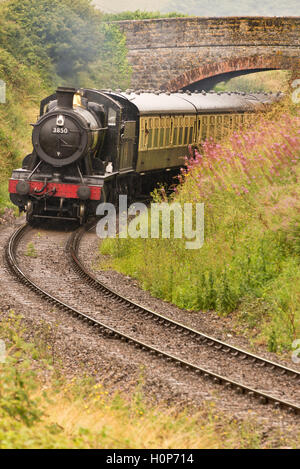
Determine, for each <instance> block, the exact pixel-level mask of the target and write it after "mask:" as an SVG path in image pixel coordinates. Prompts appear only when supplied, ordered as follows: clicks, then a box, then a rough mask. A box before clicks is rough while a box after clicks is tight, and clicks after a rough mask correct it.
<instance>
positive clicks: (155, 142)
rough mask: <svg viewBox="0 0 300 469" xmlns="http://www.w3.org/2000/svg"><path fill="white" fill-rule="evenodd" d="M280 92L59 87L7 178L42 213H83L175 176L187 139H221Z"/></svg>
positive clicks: (13, 193) (22, 205)
mask: <svg viewBox="0 0 300 469" xmlns="http://www.w3.org/2000/svg"><path fill="white" fill-rule="evenodd" d="M280 97H281V96H280V94H276V95H275V94H266V93H260V94H245V93H214V92H204V91H202V92H198V93H197V92H194V93H191V92H186V93H183V92H176V93H169V92H160V91H156V92H154V91H136V92H133V91H131V90H127V91H126V92H122V91H121V90H117V91H115V92H113V91H110V90H102V91H99V90H94V89H80V90H76V89H75V88H67V87H60V88H58V89H57V91H56V93H55V94H53V95H51V96H48V97H47V98H45V99H44V100H43V101H42V102H41V106H40V117H39V119H38V121H37V122H36V123H35V124H32V125H33V132H32V143H33V151H32V153H31V154H30V155H27V156H26V157H25V158H24V160H23V164H22V168H19V169H16V170H14V171H13V174H12V177H11V179H10V181H9V192H10V197H11V200H12V202H13V203H14V204H15V205H17V206H18V207H19V209H20V211H25V212H26V217H27V220H28V221H29V222H32V221H33V220H34V219H38V218H59V219H64V218H66V219H70V220H78V221H79V222H80V223H83V222H84V221H85V220H86V219H87V217H89V216H91V215H94V214H95V213H96V208H97V205H98V204H99V203H100V202H104V201H109V202H113V203H117V200H118V195H119V194H126V195H127V196H128V197H129V200H132V199H136V198H137V197H138V196H139V195H141V194H142V193H146V192H149V190H151V188H153V187H154V185H155V183H157V182H164V181H168V180H171V177H172V176H173V175H174V174H177V173H178V171H179V169H180V167H181V166H182V165H183V160H184V157H185V156H186V155H187V150H188V146H189V145H192V146H194V147H198V148H199V147H201V143H202V142H203V141H205V140H206V139H208V138H213V139H215V140H220V139H222V138H223V137H224V136H226V135H228V134H229V133H231V132H233V131H234V130H235V129H238V128H239V127H240V126H243V125H245V124H247V123H249V122H251V121H252V120H253V119H255V113H256V112H257V111H261V110H264V109H265V108H266V106H269V105H270V104H272V103H274V102H275V101H278V100H279V99H280Z"/></svg>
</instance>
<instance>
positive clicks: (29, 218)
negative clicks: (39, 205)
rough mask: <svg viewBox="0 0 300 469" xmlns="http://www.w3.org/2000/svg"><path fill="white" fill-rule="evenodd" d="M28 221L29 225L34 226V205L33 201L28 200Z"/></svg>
mask: <svg viewBox="0 0 300 469" xmlns="http://www.w3.org/2000/svg"><path fill="white" fill-rule="evenodd" d="M26 221H27V223H29V224H32V222H33V203H32V202H31V200H28V202H27V205H26Z"/></svg>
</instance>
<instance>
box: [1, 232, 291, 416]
mask: <svg viewBox="0 0 300 469" xmlns="http://www.w3.org/2000/svg"><path fill="white" fill-rule="evenodd" d="M27 229H29V225H23V226H21V227H20V228H18V229H17V230H16V231H15V232H14V233H13V234H12V236H11V237H10V239H9V241H8V244H7V246H6V249H5V256H6V261H7V264H8V266H9V268H10V270H11V272H12V273H13V274H14V276H16V277H17V278H18V279H19V281H20V282H22V283H23V284H24V285H26V286H27V287H28V288H30V289H31V290H32V291H34V292H35V293H37V294H38V295H39V296H41V297H42V298H44V299H46V300H47V301H48V302H49V303H51V304H53V305H55V306H57V307H58V308H60V309H62V310H64V311H66V312H67V313H69V314H70V315H72V316H73V317H76V318H78V319H80V320H82V321H83V322H85V323H87V324H88V325H90V326H92V327H96V328H97V331H99V332H100V333H101V334H104V335H107V336H109V337H115V338H118V339H120V340H121V341H123V342H126V343H128V344H130V345H133V346H134V347H136V348H138V349H140V350H142V351H146V352H147V353H149V352H150V353H151V354H153V355H155V356H157V357H159V358H162V359H165V360H166V361H167V362H172V363H174V364H175V365H178V366H180V367H182V368H183V369H186V370H189V371H192V372H194V373H195V374H197V375H199V376H203V377H204V378H208V379H211V380H212V381H213V383H217V384H221V385H224V386H225V387H226V388H230V389H232V390H234V391H236V392H237V393H239V394H245V395H247V396H248V397H249V398H257V399H258V401H259V402H260V403H262V404H272V405H273V406H274V407H275V408H277V409H280V408H282V409H286V410H288V411H289V412H291V413H295V414H299V413H300V407H299V406H298V405H296V404H293V403H291V402H288V401H285V400H282V399H277V398H275V397H273V396H271V395H269V394H266V393H264V392H261V391H258V390H256V389H253V388H251V387H248V386H245V385H243V384H241V383H238V382H236V381H233V380H231V379H228V378H225V377H224V376H221V375H219V374H216V373H213V372H211V371H209V370H206V369H205V368H202V367H199V366H197V365H194V364H193V363H190V362H187V361H185V360H182V359H180V358H178V357H176V356H175V355H171V354H169V353H166V352H163V351H161V350H159V349H157V348H156V347H153V346H150V345H148V344H146V343H144V342H141V341H139V340H136V339H134V338H133V337H131V336H129V335H127V334H123V333H121V332H119V331H118V330H116V329H114V328H112V327H109V326H107V325H106V324H103V323H101V322H100V321H98V320H96V319H94V318H93V317H91V316H89V315H87V314H85V313H83V312H81V311H79V310H77V309H75V308H73V307H72V306H70V305H67V304H66V303H64V302H63V301H61V300H60V299H58V298H56V297H55V296H53V295H51V294H50V293H48V292H46V291H45V290H43V289H42V288H40V287H39V286H38V285H37V284H36V283H35V282H33V281H32V280H31V279H30V278H29V277H28V276H27V274H26V273H24V272H23V271H22V269H21V268H20V266H19V265H18V262H17V259H16V249H17V246H18V244H19V242H20V240H21V238H22V237H23V236H24V234H25V233H26V231H27Z"/></svg>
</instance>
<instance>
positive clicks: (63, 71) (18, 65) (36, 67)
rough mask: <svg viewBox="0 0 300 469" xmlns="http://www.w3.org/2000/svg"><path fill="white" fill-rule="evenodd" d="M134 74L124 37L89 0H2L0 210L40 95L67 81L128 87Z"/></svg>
mask: <svg viewBox="0 0 300 469" xmlns="http://www.w3.org/2000/svg"><path fill="white" fill-rule="evenodd" d="M130 74H131V70H130V67H129V65H128V62H127V51H126V46H125V37H124V36H123V35H122V34H121V33H120V31H119V29H118V27H117V26H116V25H112V24H107V23H106V22H104V21H103V15H102V14H101V13H100V12H99V11H97V10H95V8H94V7H92V6H91V5H90V2H89V1H88V0H73V1H72V0H23V1H22V2H20V1H19V0H11V1H5V2H1V3H0V79H1V80H3V81H5V82H6V89H7V96H6V103H5V104H0V169H1V171H0V210H1V208H3V207H4V206H6V205H7V204H8V199H7V178H8V177H9V174H10V172H11V170H12V168H13V167H16V166H17V164H19V163H20V160H21V158H23V157H24V156H26V153H27V152H29V151H30V148H31V137H30V135H31V127H30V126H29V124H30V123H32V122H35V120H36V117H37V115H38V110H39V101H40V99H41V98H42V97H45V96H47V94H49V93H52V92H53V90H54V89H55V87H56V86H57V85H63V84H69V85H72V86H77V87H80V86H85V87H96V88H105V87H106V88H108V87H109V88H111V87H119V86H121V87H123V88H125V87H127V86H128V85H129V83H130Z"/></svg>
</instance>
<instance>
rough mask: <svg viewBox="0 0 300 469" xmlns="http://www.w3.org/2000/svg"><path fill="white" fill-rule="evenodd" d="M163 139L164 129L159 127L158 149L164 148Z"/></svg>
mask: <svg viewBox="0 0 300 469" xmlns="http://www.w3.org/2000/svg"><path fill="white" fill-rule="evenodd" d="M164 137H165V129H164V128H162V127H161V128H160V135H159V146H160V147H164V146H165V140H164Z"/></svg>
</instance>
